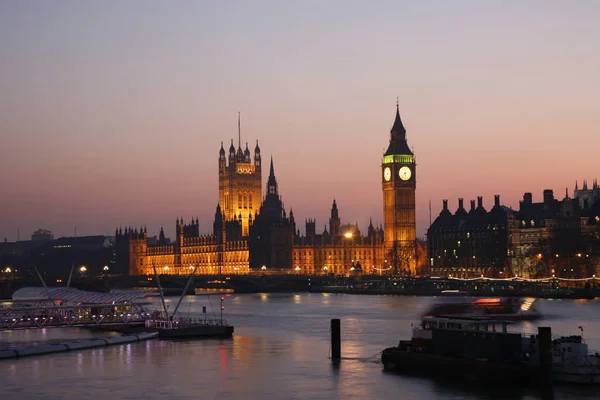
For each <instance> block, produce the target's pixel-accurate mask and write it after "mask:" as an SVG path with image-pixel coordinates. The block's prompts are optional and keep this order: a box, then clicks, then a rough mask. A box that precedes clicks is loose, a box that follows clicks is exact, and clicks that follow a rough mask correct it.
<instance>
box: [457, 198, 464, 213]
mask: <svg viewBox="0 0 600 400" xmlns="http://www.w3.org/2000/svg"><path fill="white" fill-rule="evenodd" d="M463 208H464V207H463V198H462V197H459V199H458V209H459V210H462V209H463Z"/></svg>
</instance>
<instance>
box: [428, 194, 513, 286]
mask: <svg viewBox="0 0 600 400" xmlns="http://www.w3.org/2000/svg"><path fill="white" fill-rule="evenodd" d="M509 212H510V209H509V208H507V207H504V206H502V205H500V196H499V195H495V196H494V206H493V207H492V208H491V210H490V211H487V210H486V209H485V208H484V206H483V198H482V197H478V198H477V205H475V200H471V205H470V208H469V210H468V211H467V210H466V209H465V207H464V203H463V199H462V198H461V199H458V208H457V210H456V211H455V212H454V214H453V213H452V212H450V210H449V209H448V200H444V201H443V208H442V211H441V212H440V215H439V216H438V217H437V218H436V219H435V221H433V223H432V224H431V226H430V227H429V230H428V231H427V246H428V256H429V263H430V268H431V274H432V275H439V276H448V275H451V276H454V277H472V276H481V275H483V276H487V277H502V276H504V275H505V274H506V266H507V260H508V252H507V249H508V215H509Z"/></svg>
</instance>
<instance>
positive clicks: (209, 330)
mask: <svg viewBox="0 0 600 400" xmlns="http://www.w3.org/2000/svg"><path fill="white" fill-rule="evenodd" d="M146 328H147V330H149V331H153V332H158V337H159V338H161V339H191V338H230V337H231V336H232V335H233V326H231V325H228V324H227V321H224V320H206V319H205V320H202V319H190V318H182V319H174V320H163V319H153V320H146Z"/></svg>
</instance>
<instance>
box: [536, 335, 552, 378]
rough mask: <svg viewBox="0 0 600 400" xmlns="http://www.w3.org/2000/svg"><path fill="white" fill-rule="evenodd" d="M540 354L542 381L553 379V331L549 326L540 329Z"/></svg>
mask: <svg viewBox="0 0 600 400" xmlns="http://www.w3.org/2000/svg"><path fill="white" fill-rule="evenodd" d="M538 343H539V354H540V372H541V375H542V380H544V381H546V380H547V381H550V380H551V379H552V329H551V328H550V327H549V326H540V327H538Z"/></svg>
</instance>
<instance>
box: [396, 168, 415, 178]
mask: <svg viewBox="0 0 600 400" xmlns="http://www.w3.org/2000/svg"><path fill="white" fill-rule="evenodd" d="M411 175H412V172H411V171H410V168H408V167H402V168H400V171H398V176H399V177H400V179H402V180H403V181H407V180H409V179H410V176H411Z"/></svg>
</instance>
